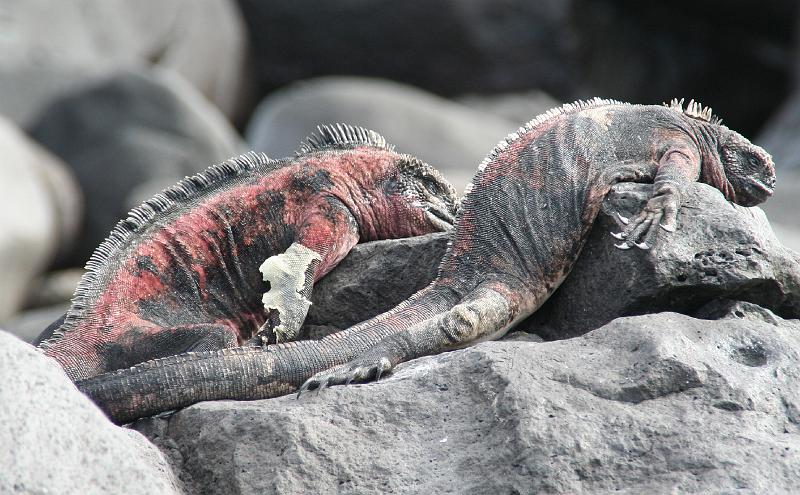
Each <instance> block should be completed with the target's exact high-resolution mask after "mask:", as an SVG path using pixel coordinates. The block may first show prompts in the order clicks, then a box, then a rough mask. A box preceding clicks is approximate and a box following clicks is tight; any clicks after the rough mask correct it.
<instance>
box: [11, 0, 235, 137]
mask: <svg viewBox="0 0 800 495" xmlns="http://www.w3.org/2000/svg"><path fill="white" fill-rule="evenodd" d="M0 33H2V36H0V53H3V54H4V56H3V57H2V59H0V113H2V114H5V115H7V116H8V117H10V118H11V119H12V120H14V121H15V122H17V123H19V124H20V125H23V126H24V125H28V124H29V123H30V122H31V120H32V119H33V118H34V116H35V115H36V113H37V112H38V111H39V110H41V108H42V107H43V106H44V105H46V104H47V103H48V102H49V101H50V100H51V99H53V98H56V97H59V96H62V95H64V94H66V93H68V92H69V91H72V90H74V89H76V88H77V87H78V86H80V85H81V84H83V83H85V81H87V80H89V79H91V78H94V77H98V76H100V75H104V74H108V73H110V72H111V71H114V70H117V69H120V68H122V67H134V66H141V65H146V64H155V65H158V66H161V67H167V68H171V69H174V70H177V71H178V72H180V73H181V74H182V75H183V76H184V77H185V78H186V79H187V80H189V81H190V82H191V83H192V84H193V85H194V86H195V87H196V88H198V89H199V90H200V91H202V92H203V94H205V95H206V96H207V97H209V99H211V100H212V101H214V102H215V103H216V104H217V105H218V106H219V107H220V108H222V109H223V111H224V112H225V113H226V114H227V115H235V114H236V113H237V112H238V111H240V110H241V108H239V107H240V106H241V105H242V103H244V101H245V100H244V99H243V98H242V96H243V95H244V94H245V92H244V91H242V90H243V88H245V80H246V77H245V69H246V56H247V35H246V32H245V29H244V26H243V22H242V19H241V14H240V13H239V10H238V8H237V6H236V3H235V2H234V1H233V0H203V1H202V2H197V1H194V0H140V1H137V2H129V1H127V0H82V1H81V2H61V1H50V0H30V1H25V2H19V1H5V0H4V1H0ZM43 33H46V35H43ZM210 60H213V61H214V62H213V63H208V61H210Z"/></svg>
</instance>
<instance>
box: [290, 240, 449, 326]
mask: <svg viewBox="0 0 800 495" xmlns="http://www.w3.org/2000/svg"><path fill="white" fill-rule="evenodd" d="M448 239H449V234H448V233H444V232H442V233H438V234H429V235H427V236H420V237H409V238H406V239H393V240H387V241H377V242H367V243H364V244H357V245H356V246H355V248H353V250H352V251H350V254H348V255H347V257H346V258H345V259H344V260H342V262H341V263H339V265H337V266H336V268H334V269H333V270H332V271H331V272H330V273H329V274H328V275H326V276H325V277H324V278H323V279H322V280H320V281H319V283H317V284H316V285H315V286H314V292H313V293H312V296H311V302H312V305H311V307H310V308H309V310H308V315H307V316H306V320H305V324H304V326H308V325H313V326H322V325H326V326H331V327H333V328H335V329H339V330H341V329H345V328H347V327H350V326H352V325H355V324H356V323H358V322H361V321H364V320H367V319H369V318H372V317H373V316H376V315H378V314H380V313H383V312H384V311H388V310H390V309H392V308H393V307H395V306H397V305H398V304H400V303H401V302H403V301H404V300H406V299H408V297H409V296H411V295H412V294H414V293H415V292H417V291H418V290H420V289H422V288H423V287H425V286H426V285H428V284H429V283H430V282H431V281H432V280H433V279H434V278H435V277H436V272H437V270H438V267H439V261H440V260H441V259H442V256H444V252H445V250H446V249H447V241H448ZM329 330H330V329H329ZM307 332H309V333H314V332H315V330H314V329H308V330H307ZM324 333H328V332H324ZM315 334H316V335H318V334H319V329H316V333H315Z"/></svg>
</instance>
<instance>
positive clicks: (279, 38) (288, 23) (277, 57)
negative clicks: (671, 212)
mask: <svg viewBox="0 0 800 495" xmlns="http://www.w3.org/2000/svg"><path fill="white" fill-rule="evenodd" d="M576 3H578V2H575V1H564V0H545V1H538V2H522V1H503V2H501V3H498V2H496V1H486V0H436V1H431V0H409V1H405V2H401V3H398V2H393V1H391V0H372V1H365V0H340V1H338V2H335V3H319V2H314V1H309V0H295V1H293V2H282V1H277V0H239V5H240V6H241V8H242V12H243V13H244V18H245V20H246V22H247V23H248V25H249V27H250V38H251V42H252V45H253V59H254V65H255V68H256V77H257V78H258V80H259V82H260V83H261V85H262V87H264V88H265V89H268V88H274V87H276V86H281V85H284V84H287V83H289V82H291V81H294V80H297V79H305V78H309V77H314V76H319V75H324V74H352V75H362V76H373V77H384V78H387V79H392V80H396V81H402V82H407V83H411V84H414V85H417V86H420V87H424V88H427V89H430V90H432V91H436V92H438V93H445V94H454V93H463V92H470V91H483V92H492V91H504V90H511V89H521V88H525V89H527V88H532V87H535V88H539V87H542V88H545V89H546V90H550V89H551V88H552V89H561V90H564V89H568V88H572V87H574V86H575V85H576V80H575V77H574V76H575V74H576V73H577V68H578V66H577V63H576V62H577V60H576V58H575V56H574V52H575V36H576V33H575V30H574V28H573V26H572V23H571V20H572V17H571V9H573V8H575V4H576ZM298 33H302V38H299V37H298ZM299 40H301V41H299ZM365 40H369V41H368V42H365Z"/></svg>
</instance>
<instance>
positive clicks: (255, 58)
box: [0, 0, 800, 340]
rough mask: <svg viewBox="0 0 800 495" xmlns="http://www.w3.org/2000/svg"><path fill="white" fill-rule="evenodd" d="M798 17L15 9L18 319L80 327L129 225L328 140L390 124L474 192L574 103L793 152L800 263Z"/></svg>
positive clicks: (523, 10)
mask: <svg viewBox="0 0 800 495" xmlns="http://www.w3.org/2000/svg"><path fill="white" fill-rule="evenodd" d="M798 28H800V8H798V4H797V2H795V1H794V0H762V1H761V2H758V4H757V8H754V5H753V4H752V3H751V2H745V1H742V0H708V1H706V2H689V1H686V0H678V1H674V2H665V3H662V4H660V5H651V4H649V3H646V2H636V1H634V0H538V1H527V0H409V1H406V2H390V1H389V0H369V1H367V0H338V1H336V2H318V1H311V0H295V1H292V2H285V1H278V0H239V1H236V0H158V1H155V0H139V1H137V2H130V1H126V0H69V1H63V0H25V1H22V0H0V53H2V54H3V56H2V57H0V144H2V147H1V148H0V149H2V150H3V152H4V153H3V155H2V158H0V191H2V195H0V269H2V275H0V296H2V297H0V323H2V324H3V327H4V328H6V329H10V330H12V331H14V332H15V333H17V334H18V335H20V336H22V337H23V338H26V339H28V340H30V339H32V338H33V337H34V336H35V335H36V334H38V333H39V332H40V331H41V330H42V329H43V328H44V327H45V326H46V325H47V324H49V323H50V322H51V321H53V320H54V319H55V318H56V317H57V316H59V314H60V313H62V312H63V311H64V309H65V307H66V306H67V304H68V300H69V297H70V296H71V293H72V290H73V288H74V286H75V283H76V282H77V278H78V277H79V276H80V274H81V270H80V267H81V266H82V265H83V263H84V262H85V260H86V259H87V257H88V256H89V254H90V252H91V250H92V249H93V248H94V247H95V246H96V245H97V244H98V243H99V242H100V240H101V239H102V238H103V237H104V236H105V235H106V233H107V232H108V231H109V230H110V229H111V227H112V226H113V224H114V223H115V222H116V221H117V220H118V219H120V218H121V217H122V216H123V215H124V214H125V212H126V211H127V209H128V208H130V207H132V206H134V205H136V204H137V203H138V202H140V201H142V200H143V199H146V198H147V197H149V196H150V195H152V194H153V193H155V192H157V191H159V190H160V189H162V188H164V187H166V186H168V185H170V184H172V183H173V182H175V181H176V180H178V179H180V178H181V177H183V176H184V175H187V174H191V173H194V172H197V171H200V170H202V169H204V168H206V167H207V166H208V165H210V164H213V163H216V162H219V161H221V160H223V159H225V158H227V157H228V156H231V155H233V154H236V153H239V152H240V151H242V150H245V149H257V150H260V151H265V152H267V153H268V154H269V155H270V156H273V157H281V156H285V155H287V154H290V153H291V152H292V150H294V149H295V148H296V147H297V144H298V143H299V142H300V141H301V139H302V138H303V137H305V136H306V135H308V134H310V133H311V132H313V131H314V130H315V127H316V125H317V124H320V123H330V122H348V123H352V124H358V125H364V126H366V127H370V128H373V129H375V130H377V131H379V132H381V133H383V134H385V135H386V137H387V138H388V139H389V141H390V142H392V143H393V144H395V145H396V146H397V149H398V150H400V151H403V152H407V153H412V154H416V155H418V156H419V157H420V158H423V159H425V160H426V161H428V162H430V163H431V164H433V165H434V166H437V167H439V168H440V169H442V170H443V172H444V174H445V175H446V176H447V177H448V178H450V180H451V181H453V182H454V183H455V184H456V185H457V186H458V187H459V188H460V189H463V187H464V186H465V185H466V183H467V182H468V181H469V179H470V177H471V176H472V174H473V173H474V171H475V169H476V167H477V164H478V163H479V162H480V160H481V159H482V158H483V156H484V155H485V154H486V153H487V152H488V151H489V150H490V149H491V147H492V146H493V145H494V144H495V143H496V142H497V141H499V140H500V139H501V138H502V137H503V136H505V135H506V134H508V133H509V132H511V131H512V130H515V129H516V128H517V127H518V126H519V125H520V124H522V123H523V122H525V121H527V120H529V119H530V118H533V117H534V116H535V115H536V114H538V113H539V112H541V111H544V110H546V109H547V108H550V107H552V106H555V105H557V104H559V103H561V102H567V101H572V100H575V99H578V98H588V97H592V96H603V97H610V98H617V99H621V100H625V101H631V102H637V103H660V102H663V101H668V100H669V99H671V98H673V97H679V98H680V97H685V98H695V99H698V100H700V101H702V102H703V103H705V104H708V105H711V106H712V107H713V108H714V110H715V111H716V113H718V114H719V115H720V116H722V117H723V118H724V119H725V122H726V123H727V124H728V125H730V126H731V127H732V128H734V129H737V130H739V131H741V132H743V133H744V134H745V135H747V136H749V137H751V138H753V140H754V141H756V142H758V143H759V144H763V145H764V146H765V147H766V148H767V149H768V150H769V151H770V152H772V153H773V154H774V156H775V161H776V164H777V167H778V174H779V184H778V190H777V193H776V196H775V198H773V199H772V200H770V201H769V202H768V203H767V204H766V205H765V206H764V209H765V210H766V211H767V214H768V216H769V218H770V219H771V221H772V223H773V226H774V228H775V231H776V233H777V235H778V237H779V238H780V239H781V240H782V241H783V242H784V243H786V244H787V245H789V246H790V247H793V248H794V249H795V250H800V225H799V224H798V219H797V213H798V207H797V201H798V199H800V197H799V196H798V195H800V53H798V46H797V42H796V40H797V37H798Z"/></svg>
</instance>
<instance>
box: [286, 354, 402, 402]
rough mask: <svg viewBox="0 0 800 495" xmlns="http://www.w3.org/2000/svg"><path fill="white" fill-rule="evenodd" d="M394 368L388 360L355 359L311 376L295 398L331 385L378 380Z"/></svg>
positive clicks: (384, 358)
mask: <svg viewBox="0 0 800 495" xmlns="http://www.w3.org/2000/svg"><path fill="white" fill-rule="evenodd" d="M393 367H394V366H393V365H392V362H391V361H390V360H389V358H386V357H383V358H378V359H374V358H370V359H356V360H354V361H350V362H349V363H345V364H342V365H339V366H334V367H333V368H330V369H327V370H325V371H322V372H319V373H317V374H316V375H314V376H312V377H311V378H309V379H308V380H306V382H305V383H303V385H302V386H301V387H300V389H299V390H298V391H297V397H300V395H301V394H302V393H303V392H306V391H308V390H314V389H318V390H322V389H324V388H326V387H329V386H331V385H349V384H350V383H352V382H354V381H355V382H365V381H370V380H378V379H379V378H380V377H381V376H383V375H385V374H386V373H387V372H389V371H391V370H392V368H393Z"/></svg>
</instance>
